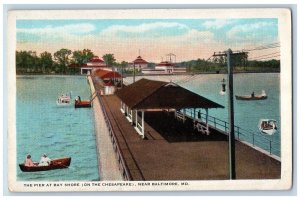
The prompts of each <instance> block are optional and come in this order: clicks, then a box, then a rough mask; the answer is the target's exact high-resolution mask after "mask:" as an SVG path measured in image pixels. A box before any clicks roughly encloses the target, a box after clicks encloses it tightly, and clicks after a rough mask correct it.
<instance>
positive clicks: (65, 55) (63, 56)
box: [54, 49, 72, 74]
mask: <svg viewBox="0 0 300 200" xmlns="http://www.w3.org/2000/svg"><path fill="white" fill-rule="evenodd" d="M71 53H72V51H71V50H69V49H61V50H59V51H57V52H55V53H54V59H55V60H56V61H57V63H58V65H59V66H60V71H61V72H62V73H64V74H65V73H66V72H67V66H68V65H69V61H70V59H69V56H70V55H71Z"/></svg>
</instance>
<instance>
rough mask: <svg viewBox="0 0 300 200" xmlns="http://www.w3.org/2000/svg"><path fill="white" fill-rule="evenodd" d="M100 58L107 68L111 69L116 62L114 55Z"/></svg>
mask: <svg viewBox="0 0 300 200" xmlns="http://www.w3.org/2000/svg"><path fill="white" fill-rule="evenodd" d="M102 58H103V60H104V62H105V63H106V65H107V66H108V67H111V66H112V65H113V64H114V63H115V61H116V59H115V58H114V54H105V55H104V56H103V57H102Z"/></svg>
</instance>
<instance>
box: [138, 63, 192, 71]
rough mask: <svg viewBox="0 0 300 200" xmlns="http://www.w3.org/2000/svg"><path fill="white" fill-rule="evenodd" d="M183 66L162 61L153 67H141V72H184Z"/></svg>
mask: <svg viewBox="0 0 300 200" xmlns="http://www.w3.org/2000/svg"><path fill="white" fill-rule="evenodd" d="M185 72H186V68H185V67H176V66H175V64H174V63H171V62H168V61H162V62H160V63H159V64H157V65H156V66H155V68H154V69H153V68H144V69H142V73H143V74H178V73H185Z"/></svg>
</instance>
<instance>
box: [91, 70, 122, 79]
mask: <svg viewBox="0 0 300 200" xmlns="http://www.w3.org/2000/svg"><path fill="white" fill-rule="evenodd" d="M93 75H94V76H97V77H99V78H101V79H107V78H121V77H122V75H121V74H119V73H118V72H115V71H108V70H102V69H98V70H96V71H95V72H94V73H93Z"/></svg>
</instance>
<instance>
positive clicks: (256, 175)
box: [99, 95, 281, 180]
mask: <svg viewBox="0 0 300 200" xmlns="http://www.w3.org/2000/svg"><path fill="white" fill-rule="evenodd" d="M99 98H100V102H101V103H102V106H103V108H104V110H105V112H106V114H107V117H108V120H109V121H110V124H111V126H112V129H113V134H114V136H115V138H116V142H117V145H118V146H119V149H120V152H121V156H122V157H123V160H124V162H125V165H126V166H123V167H125V168H126V169H127V171H128V172H129V174H130V177H129V179H130V180H223V179H228V177H229V169H228V143H227V136H226V135H224V134H222V133H219V132H217V131H213V132H211V134H210V135H209V136H207V135H202V134H199V133H196V132H194V131H193V130H192V128H191V126H189V125H187V123H190V122H188V121H187V122H185V124H183V123H182V122H180V121H177V120H175V119H174V115H168V114H167V113H164V112H156V113H155V112H152V113H151V112H146V113H145V136H146V139H144V140H143V139H142V138H141V137H140V136H139V135H138V134H137V132H136V130H135V129H134V128H133V126H132V125H131V124H130V123H129V122H128V121H127V119H126V118H125V116H124V115H123V114H122V113H121V111H120V101H119V99H118V97H116V96H115V95H111V96H101V97H99ZM280 170H281V163H280V162H279V161H277V160H275V159H273V158H271V157H269V156H267V155H265V154H263V153H261V152H259V151H257V150H255V149H252V148H251V147H249V146H247V145H245V144H243V143H241V142H239V141H236V177H237V179H278V178H280V174H281V173H280Z"/></svg>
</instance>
